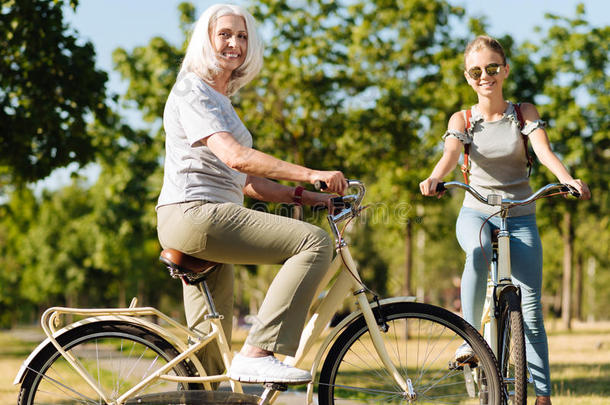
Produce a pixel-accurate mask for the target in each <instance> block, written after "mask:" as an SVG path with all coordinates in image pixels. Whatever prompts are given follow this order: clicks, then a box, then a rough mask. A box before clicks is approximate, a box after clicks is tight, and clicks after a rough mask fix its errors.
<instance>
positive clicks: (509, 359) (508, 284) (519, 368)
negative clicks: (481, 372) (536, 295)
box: [437, 181, 580, 405]
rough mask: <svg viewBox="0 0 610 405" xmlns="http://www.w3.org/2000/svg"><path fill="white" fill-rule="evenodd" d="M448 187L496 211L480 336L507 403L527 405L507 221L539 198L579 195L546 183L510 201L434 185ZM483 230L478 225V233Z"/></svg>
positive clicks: (458, 185) (452, 185)
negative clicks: (496, 368) (491, 357)
mask: <svg viewBox="0 0 610 405" xmlns="http://www.w3.org/2000/svg"><path fill="white" fill-rule="evenodd" d="M449 188H461V189H462V190H465V191H467V192H469V193H470V194H471V195H473V196H474V197H475V198H476V199H477V200H478V201H480V202H482V203H483V204H487V205H489V206H492V207H496V208H497V209H498V212H496V213H495V214H493V215H490V216H489V218H487V219H488V220H489V219H491V217H493V216H495V215H498V216H499V217H500V223H499V226H498V229H496V230H495V231H494V232H492V234H491V235H490V236H491V251H492V255H491V257H490V258H489V278H488V283H487V295H486V297H485V306H484V309H483V316H482V318H481V333H482V334H483V336H484V337H485V340H486V341H487V342H488V344H489V346H490V347H491V349H492V351H493V352H494V354H495V355H496V357H497V359H498V365H499V367H500V372H501V374H502V383H503V385H504V391H505V398H506V400H507V402H508V403H509V404H512V405H526V404H527V383H528V382H532V379H531V377H530V378H528V376H527V359H526V353H525V326H524V323H523V314H522V312H521V291H520V288H519V287H518V286H516V285H515V284H513V281H512V278H511V262H510V237H511V236H510V231H509V228H508V222H507V218H508V216H509V212H510V210H511V209H512V208H514V207H517V206H522V205H527V204H531V203H533V202H534V201H536V200H538V199H540V198H544V197H550V196H555V195H565V194H568V193H569V194H571V195H573V196H574V197H579V196H580V194H579V193H578V191H576V190H575V189H574V188H572V187H571V186H569V185H567V184H560V183H553V184H547V185H546V186H544V187H542V188H541V189H539V190H537V191H536V192H535V193H533V194H532V195H531V196H529V197H527V198H525V199H523V200H511V199H508V198H503V197H502V196H501V195H499V194H490V195H488V196H487V197H483V196H482V195H481V194H479V192H477V191H476V190H475V189H474V188H472V187H471V186H469V185H468V184H464V183H460V182H458V181H451V182H447V183H439V184H438V185H437V191H439V192H440V191H445V190H447V189H449ZM482 231H483V227H482V226H481V229H480V232H482ZM530 374H531V373H530Z"/></svg>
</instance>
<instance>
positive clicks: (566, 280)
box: [561, 211, 573, 330]
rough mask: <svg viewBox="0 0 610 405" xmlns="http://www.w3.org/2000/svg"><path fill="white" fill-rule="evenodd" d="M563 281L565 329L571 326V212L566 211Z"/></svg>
mask: <svg viewBox="0 0 610 405" xmlns="http://www.w3.org/2000/svg"><path fill="white" fill-rule="evenodd" d="M562 228H563V229H562V238H563V283H562V289H561V290H562V300H561V323H562V324H563V327H564V328H565V329H567V330H570V329H571V328H572V323H571V321H572V313H571V311H572V308H571V307H572V249H573V246H572V242H573V240H572V239H573V232H572V231H573V230H572V214H571V213H570V212H569V211H567V212H565V213H564V214H563V225H562Z"/></svg>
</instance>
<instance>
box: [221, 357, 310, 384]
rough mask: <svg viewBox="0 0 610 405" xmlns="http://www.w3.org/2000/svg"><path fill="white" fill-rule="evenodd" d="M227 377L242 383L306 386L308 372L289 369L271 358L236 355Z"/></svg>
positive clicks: (308, 377)
mask: <svg viewBox="0 0 610 405" xmlns="http://www.w3.org/2000/svg"><path fill="white" fill-rule="evenodd" d="M229 377H230V378H231V379H232V380H237V381H240V382H244V383H280V384H307V383H308V382H310V381H311V374H309V372H308V371H305V370H301V369H298V368H295V367H291V366H289V365H287V364H284V363H282V362H281V361H279V360H278V359H276V358H275V357H273V356H266V357H246V356H242V355H241V354H236V355H235V357H234V358H233V361H232V362H231V368H230V369H229Z"/></svg>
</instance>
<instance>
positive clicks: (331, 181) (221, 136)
mask: <svg viewBox="0 0 610 405" xmlns="http://www.w3.org/2000/svg"><path fill="white" fill-rule="evenodd" d="M204 142H205V144H206V145H207V146H208V148H210V150H211V151H212V153H214V154H215V155H216V156H217V157H218V158H219V159H220V160H221V161H222V162H223V163H224V164H226V165H227V166H229V167H230V168H231V169H233V170H237V171H239V172H241V173H245V174H248V175H252V176H257V177H266V178H272V179H276V180H289V181H296V182H307V183H311V184H313V183H315V182H316V181H317V180H321V181H324V182H325V183H326V184H327V186H328V191H330V192H333V193H338V194H343V193H344V191H345V188H346V187H347V182H346V180H345V177H343V174H342V173H341V172H339V171H322V170H313V169H309V168H306V167H303V166H299V165H296V164H293V163H289V162H285V161H283V160H280V159H277V158H275V157H273V156H271V155H268V154H266V153H263V152H260V151H258V150H256V149H253V148H249V147H247V146H243V145H241V144H240V143H239V142H237V140H236V139H235V138H234V137H233V135H231V134H230V133H228V132H218V133H215V134H213V135H211V136H210V137H208V138H206V139H205V140H204Z"/></svg>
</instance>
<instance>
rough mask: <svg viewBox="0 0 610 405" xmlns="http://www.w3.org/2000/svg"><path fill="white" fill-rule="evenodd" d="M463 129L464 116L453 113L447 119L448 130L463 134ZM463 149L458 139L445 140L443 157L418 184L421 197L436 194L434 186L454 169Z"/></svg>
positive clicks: (459, 112) (451, 137)
mask: <svg viewBox="0 0 610 405" xmlns="http://www.w3.org/2000/svg"><path fill="white" fill-rule="evenodd" d="M465 127H466V126H465V121H464V115H463V114H462V112H461V111H458V112H456V113H454V114H453V115H452V116H451V118H450V119H449V125H448V129H452V130H456V131H460V132H465ZM463 149H464V148H463V145H462V142H461V141H460V140H459V139H457V138H455V137H453V136H448V137H446V138H445V147H444V149H443V156H441V158H440V160H439V161H438V163H437V164H436V166H434V169H433V170H432V173H431V174H430V176H429V177H428V178H427V179H426V180H424V181H422V182H421V183H419V189H420V190H421V193H422V194H423V195H425V196H433V195H436V194H437V192H436V185H437V184H438V183H439V182H440V181H441V180H442V179H443V177H445V176H446V175H448V174H449V173H450V172H451V171H452V170H453V169H455V166H456V165H457V163H458V161H459V159H460V154H461V153H462V150H463ZM439 197H440V195H439Z"/></svg>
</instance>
